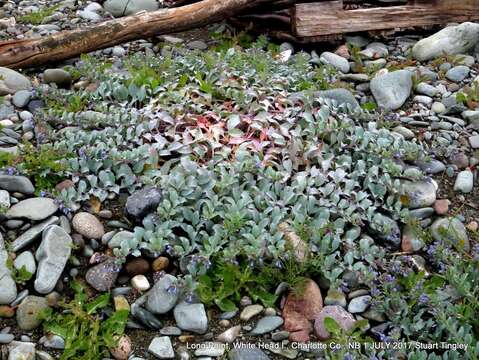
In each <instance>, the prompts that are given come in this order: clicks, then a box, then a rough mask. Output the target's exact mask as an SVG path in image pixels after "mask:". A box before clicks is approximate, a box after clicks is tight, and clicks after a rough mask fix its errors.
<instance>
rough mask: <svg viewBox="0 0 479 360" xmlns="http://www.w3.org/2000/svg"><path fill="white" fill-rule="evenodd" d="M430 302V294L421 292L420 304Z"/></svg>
mask: <svg viewBox="0 0 479 360" xmlns="http://www.w3.org/2000/svg"><path fill="white" fill-rule="evenodd" d="M428 302H429V296H427V295H426V294H421V296H419V303H420V304H427V303H428Z"/></svg>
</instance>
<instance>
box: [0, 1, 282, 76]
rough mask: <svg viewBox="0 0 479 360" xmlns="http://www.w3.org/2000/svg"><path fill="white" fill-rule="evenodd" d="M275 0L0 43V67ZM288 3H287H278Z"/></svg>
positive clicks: (185, 26)
mask: <svg viewBox="0 0 479 360" xmlns="http://www.w3.org/2000/svg"><path fill="white" fill-rule="evenodd" d="M274 2H276V1H275V0H221V1H218V0H202V1H199V2H196V3H193V4H189V5H184V6H180V7H177V8H170V9H161V10H157V11H153V12H148V13H146V12H145V13H138V14H136V15H132V16H127V17H123V18H119V19H114V20H109V21H105V22H103V23H100V24H97V25H92V26H89V27H86V28H82V29H77V30H71V31H62V32H58V33H56V34H53V35H50V36H46V37H39V38H32V39H24V40H9V41H3V42H0V66H5V67H9V68H13V69H15V68H29V67H35V66H40V65H43V64H46V63H48V62H53V61H60V60H65V59H69V58H72V57H75V56H77V55H80V54H83V53H88V52H91V51H94V50H98V49H103V48H107V47H110V46H114V45H117V44H121V43H125V42H128V41H132V40H138V39H143V38H147V37H151V36H154V35H161V34H168V33H174V32H179V31H184V30H189V29H193V28H196V27H200V26H204V25H206V24H210V23H213V22H217V21H221V20H223V19H226V18H229V17H230V16H232V15H235V14H238V13H240V12H242V11H246V10H248V9H252V8H255V7H257V6H261V5H266V4H272V3H274ZM280 2H285V3H288V2H289V1H285V0H281V1H280Z"/></svg>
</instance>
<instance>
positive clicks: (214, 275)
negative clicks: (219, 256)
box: [196, 260, 276, 311]
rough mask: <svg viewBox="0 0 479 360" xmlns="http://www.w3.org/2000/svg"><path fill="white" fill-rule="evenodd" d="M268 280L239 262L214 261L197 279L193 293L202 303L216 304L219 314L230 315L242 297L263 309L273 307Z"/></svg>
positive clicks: (273, 300)
mask: <svg viewBox="0 0 479 360" xmlns="http://www.w3.org/2000/svg"><path fill="white" fill-rule="evenodd" d="M269 286H271V282H270V281H269V279H267V278H265V277H263V276H258V274H257V273H256V270H255V269H254V268H253V267H251V266H248V264H246V262H244V261H242V262H241V263H238V264H233V263H226V262H222V261H221V260H219V261H215V262H214V265H213V267H212V268H211V269H210V270H209V271H208V272H207V273H206V274H204V275H201V276H199V278H198V286H197V288H196V291H197V293H198V295H199V297H200V299H201V301H202V302H204V303H206V304H212V303H214V304H216V305H217V306H218V307H219V308H220V309H221V310H222V311H233V310H236V309H237V304H239V301H240V299H241V297H242V296H243V295H248V296H249V297H251V298H252V299H253V301H261V302H262V303H263V305H264V306H273V305H274V303H275V301H276V296H274V295H273V294H271V293H270V289H269Z"/></svg>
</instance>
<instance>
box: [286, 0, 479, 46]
mask: <svg viewBox="0 0 479 360" xmlns="http://www.w3.org/2000/svg"><path fill="white" fill-rule="evenodd" d="M474 20H479V2H478V0H415V1H409V3H408V4H407V5H402V6H386V7H373V8H361V9H355V10H344V6H343V1H342V0H335V1H326V2H316V3H311V4H296V5H295V7H294V14H293V21H292V24H293V35H295V36H296V37H298V38H299V39H301V40H303V41H305V42H306V41H311V42H314V41H317V40H320V39H321V37H324V36H328V35H336V34H344V33H348V32H360V31H371V30H386V29H395V28H409V27H417V26H428V25H440V24H447V23H449V22H464V21H474Z"/></svg>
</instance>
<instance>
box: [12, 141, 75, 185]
mask: <svg viewBox="0 0 479 360" xmlns="http://www.w3.org/2000/svg"><path fill="white" fill-rule="evenodd" d="M69 156H70V155H69V154H67V153H65V152H63V151H60V150H57V149H54V148H53V146H51V145H49V144H43V145H39V146H38V147H35V146H34V145H32V144H31V143H29V142H26V143H24V146H23V148H22V151H21V153H20V154H19V155H17V156H13V155H11V156H6V157H4V159H3V161H4V163H5V166H10V167H12V169H14V171H15V172H17V173H22V174H25V175H27V176H30V177H32V178H33V179H34V180H35V185H36V186H35V188H36V191H37V194H40V192H41V191H51V190H52V189H54V187H55V185H56V184H58V183H59V182H60V181H61V180H62V179H63V177H62V175H61V174H62V172H63V171H64V170H65V169H66V167H65V163H64V160H65V159H66V158H68V157H69Z"/></svg>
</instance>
